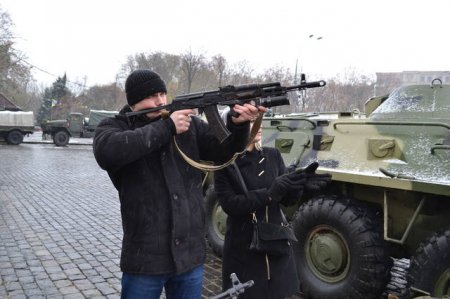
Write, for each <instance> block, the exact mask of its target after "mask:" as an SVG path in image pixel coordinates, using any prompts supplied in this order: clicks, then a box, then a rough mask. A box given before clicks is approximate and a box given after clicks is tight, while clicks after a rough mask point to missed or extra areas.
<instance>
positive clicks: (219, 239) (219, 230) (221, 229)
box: [205, 185, 227, 257]
mask: <svg viewBox="0 0 450 299" xmlns="http://www.w3.org/2000/svg"><path fill="white" fill-rule="evenodd" d="M205 207H206V225H207V229H206V236H207V238H208V242H209V245H210V246H211V249H212V251H213V252H214V254H215V255H217V256H218V257H221V256H222V252H223V244H224V241H225V231H226V227H227V214H226V213H225V212H224V211H223V210H222V208H221V206H220V204H219V200H218V199H217V196H216V193H215V192H214V185H210V186H209V187H208V189H207V190H206V195H205Z"/></svg>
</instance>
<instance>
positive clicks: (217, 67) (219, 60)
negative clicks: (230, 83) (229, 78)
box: [210, 54, 227, 86]
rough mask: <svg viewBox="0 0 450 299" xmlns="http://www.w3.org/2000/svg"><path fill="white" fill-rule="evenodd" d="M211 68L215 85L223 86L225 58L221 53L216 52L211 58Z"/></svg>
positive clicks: (225, 67)
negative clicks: (215, 79) (215, 80)
mask: <svg viewBox="0 0 450 299" xmlns="http://www.w3.org/2000/svg"><path fill="white" fill-rule="evenodd" d="M210 65H211V69H212V70H213V72H214V73H215V74H216V78H217V85H218V86H223V85H224V79H225V70H226V69H227V60H226V59H225V57H223V56H222V55H220V54H218V55H216V56H213V57H212V59H211V63H210Z"/></svg>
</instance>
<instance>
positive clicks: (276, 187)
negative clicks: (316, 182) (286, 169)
mask: <svg viewBox="0 0 450 299" xmlns="http://www.w3.org/2000/svg"><path fill="white" fill-rule="evenodd" d="M305 183H306V174H305V173H304V172H303V170H300V169H299V170H297V171H294V172H291V173H286V174H283V175H280V176H279V177H277V178H275V180H274V182H273V183H272V185H271V186H270V188H269V190H268V194H269V197H270V198H271V199H272V200H275V201H280V200H281V199H283V197H284V196H285V195H286V193H287V192H289V193H293V192H300V191H301V190H302V189H303V185H304V184H305Z"/></svg>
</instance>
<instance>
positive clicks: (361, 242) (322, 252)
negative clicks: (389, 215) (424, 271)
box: [293, 197, 392, 299]
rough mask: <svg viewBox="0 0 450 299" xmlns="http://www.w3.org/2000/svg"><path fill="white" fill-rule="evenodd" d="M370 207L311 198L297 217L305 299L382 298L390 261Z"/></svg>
mask: <svg viewBox="0 0 450 299" xmlns="http://www.w3.org/2000/svg"><path fill="white" fill-rule="evenodd" d="M377 218H378V217H377V216H376V213H375V210H374V209H372V207H370V206H367V205H363V204H362V203H358V202H357V201H356V200H352V199H347V198H345V199H342V198H341V199H338V198H336V197H318V198H312V199H311V200H309V201H308V202H306V203H304V204H302V205H301V206H300V208H299V210H298V213H297V215H296V216H295V219H294V221H293V227H294V231H295V235H296V237H297V239H298V242H297V243H296V244H295V245H294V252H295V255H296V257H295V258H296V264H297V271H298V275H299V280H300V288H301V291H302V292H303V293H304V295H305V297H306V298H333V299H338V298H380V296H381V294H382V292H383V290H384V287H385V285H386V283H387V282H388V281H389V276H390V275H389V269H390V267H391V264H392V261H391V259H390V258H389V255H388V253H387V248H386V244H385V242H384V240H383V237H382V229H381V221H378V219H377Z"/></svg>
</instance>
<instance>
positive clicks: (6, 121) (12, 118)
mask: <svg viewBox="0 0 450 299" xmlns="http://www.w3.org/2000/svg"><path fill="white" fill-rule="evenodd" d="M33 132H34V116H33V112H32V111H21V110H14V111H9V110H1V111H0V138H2V139H4V140H5V141H6V142H7V143H8V144H12V145H18V144H21V143H22V142H23V138H24V136H25V135H28V134H33Z"/></svg>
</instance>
